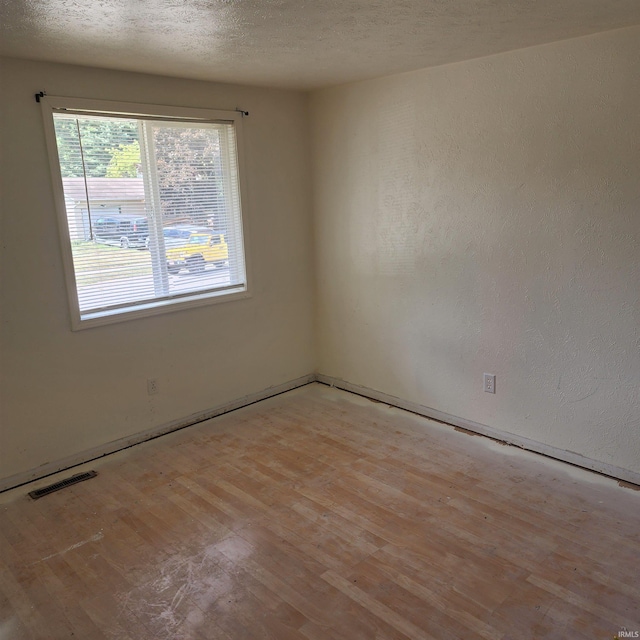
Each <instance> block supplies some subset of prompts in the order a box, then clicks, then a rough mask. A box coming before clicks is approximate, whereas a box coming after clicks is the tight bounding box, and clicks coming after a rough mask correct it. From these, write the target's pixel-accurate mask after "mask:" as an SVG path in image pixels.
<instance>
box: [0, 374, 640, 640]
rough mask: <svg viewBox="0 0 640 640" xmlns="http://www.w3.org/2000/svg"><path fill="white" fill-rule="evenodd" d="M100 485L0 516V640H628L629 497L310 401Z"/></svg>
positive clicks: (376, 411) (637, 571)
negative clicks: (620, 639)
mask: <svg viewBox="0 0 640 640" xmlns="http://www.w3.org/2000/svg"><path fill="white" fill-rule="evenodd" d="M96 468H97V470H98V472H99V473H98V476H97V477H96V478H94V479H92V480H90V481H88V482H83V483H81V484H78V485H75V486H73V487H70V488H68V489H65V490H63V491H60V492H57V493H54V494H52V495H50V496H47V497H45V498H42V499H41V500H38V501H32V500H30V499H28V498H27V497H26V493H27V491H29V490H30V489H31V488H32V487H23V488H21V489H19V490H15V491H13V492H9V493H7V494H4V495H3V496H1V497H0V638H5V637H7V638H11V640H58V639H61V638H83V640H84V639H85V638H86V639H87V640H101V639H103V638H104V639H107V640H246V639H250V638H256V639H260V640H262V639H265V638H271V639H273V640H303V639H307V640H329V639H335V640H372V639H379V640H407V639H408V638H409V639H413V638H416V639H417V638H435V639H438V640H440V639H444V638H447V639H449V638H454V639H456V638H457V639H460V640H462V639H464V640H473V639H482V640H493V639H494V638H495V639H502V640H552V639H558V640H560V639H562V640H565V639H567V638H571V640H586V639H587V638H590V639H591V640H593V639H594V638H612V637H613V636H614V635H615V634H616V633H617V632H618V631H619V630H621V629H622V628H623V627H627V628H628V629H631V630H636V629H637V630H639V631H640V586H639V584H638V582H637V578H638V575H640V492H637V491H634V490H632V489H628V488H622V487H619V486H617V484H616V483H615V482H613V481H611V480H607V479H604V478H601V477H599V476H596V475H594V474H590V473H588V472H584V471H579V470H576V469H574V468H572V467H568V466H564V465H560V464H558V463H555V462H548V461H547V460H546V459H544V458H541V457H538V456H535V455H533V454H528V453H526V452H522V451H519V450H515V449H514V448H510V447H501V446H500V445H498V444H495V443H490V442H489V441H487V440H486V439H484V438H480V437H471V436H470V435H468V434H465V433H461V432H460V431H456V430H454V429H453V428H449V427H446V426H443V425H440V424H436V423H433V422H431V421H429V420H426V419H423V418H420V417H417V416H415V415H412V414H408V413H406V412H403V411H400V410H397V409H393V408H389V407H387V406H386V405H384V404H381V403H374V402H368V401H366V400H364V399H362V398H359V397H356V396H353V395H350V394H347V393H344V392H341V391H337V390H335V389H329V388H327V387H324V386H322V385H318V384H314V385H309V386H307V387H304V388H301V389H298V390H295V391H293V392H290V393H287V394H283V395H281V396H278V397H276V398H272V399H270V400H267V401H264V402H261V403H258V404H255V405H252V406H251V407H246V408H244V409H241V410H239V411H235V412H232V413H230V414H226V415H224V416H220V417H218V418H216V419H214V420H210V421H208V422H206V423H203V424H201V425H198V426H195V427H191V428H189V429H185V430H182V431H179V432H176V433H174V434H170V435H168V436H165V437H163V438H159V439H156V440H154V441H151V442H149V443H145V444H144V445H140V446H137V447H134V448H132V449H129V450H127V451H126V452H122V453H119V454H115V455H113V456H109V457H107V458H104V459H102V460H100V461H99V462H96ZM67 475H71V473H69V474H67ZM51 481H53V480H51ZM44 484H47V482H39V485H40V486H42V485H44ZM72 634H73V635H72Z"/></svg>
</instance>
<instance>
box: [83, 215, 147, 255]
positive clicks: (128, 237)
mask: <svg viewBox="0 0 640 640" xmlns="http://www.w3.org/2000/svg"><path fill="white" fill-rule="evenodd" d="M93 236H94V238H95V241H96V242H100V243H103V244H115V245H118V246H120V247H122V248H123V249H126V248H128V247H148V246H149V222H148V220H147V219H146V218H145V217H144V216H136V215H118V216H103V217H101V218H98V219H97V220H96V221H95V222H94V223H93Z"/></svg>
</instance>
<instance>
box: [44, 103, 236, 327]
mask: <svg viewBox="0 0 640 640" xmlns="http://www.w3.org/2000/svg"><path fill="white" fill-rule="evenodd" d="M54 126H55V134H56V141H57V147H58V157H59V163H60V171H61V174H62V185H63V191H64V200H65V209H66V215H67V223H68V230H69V239H70V242H71V247H72V255H73V267H74V276H75V283H76V290H77V296H78V304H79V308H80V315H81V318H83V317H85V318H86V317H96V316H99V315H100V314H101V313H112V312H113V310H114V309H123V310H129V309H130V308H131V306H132V305H134V306H135V305H136V304H148V303H150V302H154V301H160V300H161V301H170V300H174V299H175V300H176V301H181V300H183V299H184V298H185V297H188V296H192V295H194V294H203V293H205V294H206V293H211V294H214V293H215V294H219V293H221V292H224V291H233V292H235V291H238V290H243V289H244V288H245V268H244V253H243V246H242V227H241V213H240V199H239V189H238V175H237V162H236V149H235V137H234V128H233V125H232V124H227V123H197V124H193V123H188V122H175V121H171V122H167V121H154V120H149V119H139V120H138V119H135V118H126V119H125V118H120V117H111V116H108V115H100V116H94V115H81V114H77V115H74V114H72V113H68V112H54Z"/></svg>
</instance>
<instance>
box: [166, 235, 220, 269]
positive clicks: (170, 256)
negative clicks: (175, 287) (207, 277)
mask: <svg viewBox="0 0 640 640" xmlns="http://www.w3.org/2000/svg"><path fill="white" fill-rule="evenodd" d="M166 254H167V271H168V272H169V273H171V274H176V273H178V272H179V271H180V269H187V270H188V271H190V272H191V273H197V272H198V271H203V270H204V268H205V266H206V265H207V264H214V265H215V266H224V265H225V264H227V262H228V260H229V249H228V247H227V241H226V240H225V237H224V234H223V233H220V232H217V231H216V232H214V231H211V230H208V231H203V232H192V233H191V235H190V236H189V239H188V240H187V241H186V242H185V244H181V245H179V246H174V247H167V248H166Z"/></svg>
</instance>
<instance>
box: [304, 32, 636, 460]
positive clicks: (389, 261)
mask: <svg viewBox="0 0 640 640" xmlns="http://www.w3.org/2000/svg"><path fill="white" fill-rule="evenodd" d="M638 69H640V29H638V28H633V29H625V30H621V31H617V32H609V33H607V34H600V35H597V36H591V37H586V38H580V39H575V40H570V41H565V42H560V43H555V44H551V45H546V46H541V47H536V48H530V49H526V50H521V51H517V52H512V53H508V54H502V55H498V56H493V57H490V58H485V59H482V60H475V61H470V62H466V63H461V64H454V65H448V66H443V67H439V68H436V69H431V70H423V71H419V72H413V73H408V74H403V75H396V76H392V77H388V78H384V79H380V80H373V81H368V82H363V83H359V84H352V85H347V86H344V87H339V88H335V89H329V90H325V91H322V92H317V93H315V94H313V100H312V127H313V145H314V154H313V160H314V180H315V182H314V192H315V215H316V220H315V233H316V254H317V279H318V310H319V311H318V313H319V315H318V322H319V328H318V330H319V333H318V335H319V354H320V356H319V357H320V364H319V370H320V371H321V372H322V373H324V374H327V375H330V376H334V377H338V378H342V379H345V380H347V381H349V382H351V383H354V384H359V385H363V386H365V387H369V388H372V389H376V390H379V391H382V392H385V393H388V394H391V395H395V396H398V397H400V398H404V399H406V400H410V401H413V402H417V403H420V404H422V405H426V406H428V407H432V408H435V409H438V410H440V411H444V412H446V413H449V414H452V415H455V416H459V417H461V418H465V419H468V420H473V421H475V422H479V423H481V424H485V425H490V426H492V427H493V428H495V429H499V430H502V431H505V432H509V433H514V434H518V435H520V436H523V437H526V438H529V439H531V440H535V441H537V442H542V443H545V444H547V445H549V446H552V447H555V448H559V449H561V450H564V451H571V452H575V453H579V454H581V455H583V456H586V457H589V458H592V459H594V460H599V461H602V462H604V463H606V464H611V465H614V466H617V467H622V468H624V469H628V470H631V471H634V472H640V402H639V392H640V108H639V106H638V105H639V102H640V101H639V99H640V74H638ZM483 372H490V373H494V374H496V375H497V385H496V387H497V393H496V395H490V394H487V393H483V392H482V374H483Z"/></svg>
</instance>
